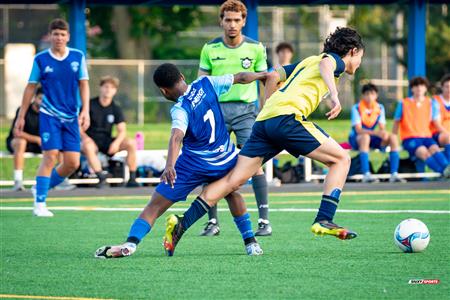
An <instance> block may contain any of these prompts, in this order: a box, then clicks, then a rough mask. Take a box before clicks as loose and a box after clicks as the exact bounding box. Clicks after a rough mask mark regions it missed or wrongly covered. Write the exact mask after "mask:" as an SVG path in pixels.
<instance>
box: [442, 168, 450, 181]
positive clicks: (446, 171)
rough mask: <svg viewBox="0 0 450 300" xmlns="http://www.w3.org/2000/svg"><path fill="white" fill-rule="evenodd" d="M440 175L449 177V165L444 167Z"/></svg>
mask: <svg viewBox="0 0 450 300" xmlns="http://www.w3.org/2000/svg"><path fill="white" fill-rule="evenodd" d="M442 175H443V176H444V177H445V178H450V165H448V166H447V167H446V168H445V169H444V172H442Z"/></svg>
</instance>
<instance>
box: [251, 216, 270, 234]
mask: <svg viewBox="0 0 450 300" xmlns="http://www.w3.org/2000/svg"><path fill="white" fill-rule="evenodd" d="M255 235H256V236H269V235H272V226H270V223H269V221H268V220H262V219H259V220H258V230H256V232H255Z"/></svg>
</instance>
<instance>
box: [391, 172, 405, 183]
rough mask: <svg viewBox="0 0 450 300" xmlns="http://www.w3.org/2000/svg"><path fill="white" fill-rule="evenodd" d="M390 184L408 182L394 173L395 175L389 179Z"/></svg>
mask: <svg viewBox="0 0 450 300" xmlns="http://www.w3.org/2000/svg"><path fill="white" fill-rule="evenodd" d="M389 182H390V183H395V182H400V183H405V182H407V181H406V179H403V178H400V177H399V176H398V174H397V173H393V174H391V177H390V178H389Z"/></svg>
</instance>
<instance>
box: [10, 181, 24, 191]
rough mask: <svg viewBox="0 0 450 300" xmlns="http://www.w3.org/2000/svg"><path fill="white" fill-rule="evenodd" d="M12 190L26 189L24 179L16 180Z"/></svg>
mask: <svg viewBox="0 0 450 300" xmlns="http://www.w3.org/2000/svg"><path fill="white" fill-rule="evenodd" d="M12 190H13V191H14V192H21V191H25V187H24V186H23V184H22V181H15V182H14V187H13V188H12Z"/></svg>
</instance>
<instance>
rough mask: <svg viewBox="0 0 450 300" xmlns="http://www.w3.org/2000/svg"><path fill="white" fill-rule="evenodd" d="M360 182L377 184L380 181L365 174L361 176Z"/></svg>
mask: <svg viewBox="0 0 450 300" xmlns="http://www.w3.org/2000/svg"><path fill="white" fill-rule="evenodd" d="M362 182H363V183H378V182H380V180H379V179H378V178H374V177H372V174H370V173H366V174H364V175H363V179H362Z"/></svg>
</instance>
